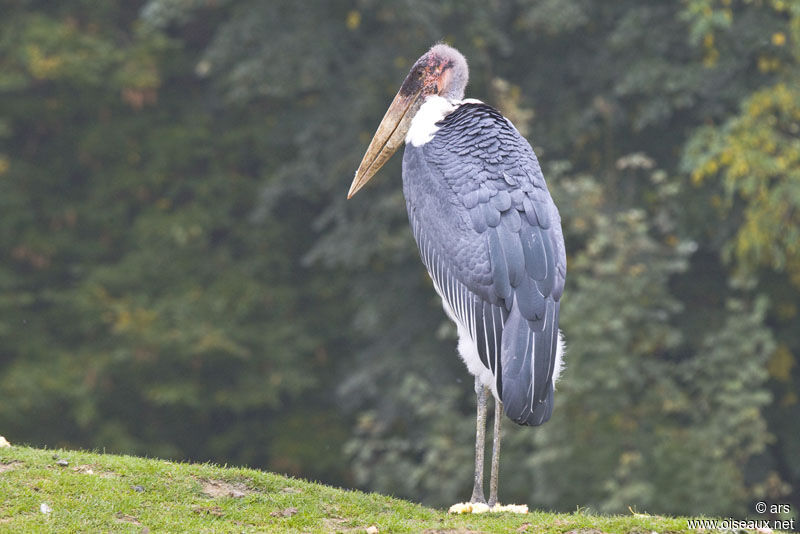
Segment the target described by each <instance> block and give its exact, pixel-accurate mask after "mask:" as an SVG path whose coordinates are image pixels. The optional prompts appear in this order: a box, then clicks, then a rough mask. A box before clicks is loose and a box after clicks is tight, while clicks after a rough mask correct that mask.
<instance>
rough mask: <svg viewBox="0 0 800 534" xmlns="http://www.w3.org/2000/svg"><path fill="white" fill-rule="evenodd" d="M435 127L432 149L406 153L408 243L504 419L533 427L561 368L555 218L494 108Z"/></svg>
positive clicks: (561, 275) (562, 270)
mask: <svg viewBox="0 0 800 534" xmlns="http://www.w3.org/2000/svg"><path fill="white" fill-rule="evenodd" d="M440 124H441V126H442V127H441V129H440V130H439V132H437V134H436V135H435V136H434V139H433V140H432V141H431V142H429V143H428V144H426V145H423V146H422V147H408V148H407V149H406V157H405V158H404V170H403V178H404V191H405V192H406V199H407V203H408V210H409V218H410V220H411V224H412V228H413V230H414V236H415V238H416V239H417V243H418V245H419V248H420V253H421V255H422V259H423V263H425V266H426V267H427V268H428V272H429V273H430V274H431V278H432V279H433V281H434V285H435V286H436V289H437V292H438V293H439V294H440V295H441V296H442V299H443V300H444V301H445V305H446V308H449V312H450V315H451V316H452V317H453V319H454V320H455V321H456V323H457V324H458V325H459V330H460V335H462V336H463V335H464V334H462V333H461V331H463V332H464V333H465V334H467V335H468V336H469V338H470V340H471V341H472V343H473V344H474V346H475V348H476V351H477V353H478V356H479V359H480V362H481V364H482V365H483V366H484V367H485V368H486V369H487V370H488V371H490V372H491V373H492V375H493V377H494V380H495V391H496V393H497V395H498V396H499V398H500V399H501V400H502V401H503V403H504V407H505V411H506V414H507V415H508V416H509V417H510V418H511V419H512V420H514V421H516V422H517V423H520V424H528V425H538V424H541V423H543V422H545V421H547V420H548V419H549V417H550V414H551V413H552V397H553V383H554V378H555V376H556V375H557V371H558V367H559V364H558V363H557V361H556V360H557V359H558V352H559V339H558V335H559V334H558V313H559V301H560V298H561V294H562V292H563V289H564V281H565V275H566V257H565V253H564V244H563V237H562V234H561V226H560V218H559V216H558V211H557V209H556V207H555V205H554V204H553V201H552V199H551V198H550V194H549V192H548V191H547V188H546V185H545V183H544V179H543V177H542V175H541V171H540V169H539V165H538V162H537V161H536V157H535V155H534V154H533V151H532V150H531V148H530V145H528V143H527V142H526V141H525V140H524V139H523V138H522V137H521V136H520V135H519V134H518V133H517V131H516V130H515V129H514V128H513V126H511V124H510V123H508V121H506V120H505V119H504V118H503V117H502V116H501V115H500V114H499V113H497V112H496V111H495V110H493V109H492V108H490V107H488V106H484V105H469V106H467V105H462V106H461V107H459V108H458V109H457V110H456V111H455V112H453V113H452V114H451V115H450V116H448V117H447V118H446V119H445V120H444V121H443V122H442V123H440ZM470 370H471V371H473V370H472V369H470ZM473 372H474V371H473Z"/></svg>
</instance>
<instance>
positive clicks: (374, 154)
mask: <svg viewBox="0 0 800 534" xmlns="http://www.w3.org/2000/svg"><path fill="white" fill-rule="evenodd" d="M468 77H469V71H468V69H467V60H466V59H464V56H462V55H461V54H460V53H459V51H458V50H456V49H455V48H451V47H449V46H447V45H446V44H437V45H434V46H433V47H432V48H431V49H430V50H428V51H427V52H426V53H425V54H424V55H423V56H422V57H421V58H419V59H418V60H417V62H416V63H414V66H413V67H411V71H410V72H409V73H408V76H406V79H405V81H404V82H403V85H401V86H400V91H398V92H397V95H396V96H395V97H394V100H393V101H392V104H391V105H390V106H389V109H388V110H387V111H386V115H384V116H383V120H382V121H381V123H380V125H378V130H377V131H376V132H375V135H374V136H373V138H372V141H371V142H370V143H369V147H368V148H367V152H366V154H364V159H362V160H361V165H359V166H358V170H357V171H356V176H355V178H354V179H353V183H352V185H350V191H349V192H348V193H347V198H350V197H352V196H353V195H355V194H356V192H357V191H358V190H359V189H361V188H362V187H363V186H364V184H366V183H367V182H368V181H369V179H370V178H372V177H373V176H374V175H375V173H376V172H378V169H380V168H381V167H382V166H383V164H384V163H386V162H387V161H388V160H389V158H390V157H391V156H392V154H394V153H395V152H396V151H397V149H398V148H400V145H401V144H402V143H403V139H405V136H406V133H408V129H409V128H410V127H411V119H413V118H414V115H416V113H417V111H419V108H420V107H421V106H422V103H423V102H425V99H426V98H428V97H429V96H432V95H439V96H441V97H444V98H447V99H449V100H460V99H462V98H464V88H465V87H466V86H467V79H468Z"/></svg>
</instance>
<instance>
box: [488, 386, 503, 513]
mask: <svg viewBox="0 0 800 534" xmlns="http://www.w3.org/2000/svg"><path fill="white" fill-rule="evenodd" d="M502 421H503V402H502V401H501V400H500V399H495V400H494V440H493V441H492V474H491V478H490V479H489V503H488V504H489V506H494V505H495V504H497V477H498V471H499V470H500V437H501V436H500V433H501V429H500V423H501V422H502Z"/></svg>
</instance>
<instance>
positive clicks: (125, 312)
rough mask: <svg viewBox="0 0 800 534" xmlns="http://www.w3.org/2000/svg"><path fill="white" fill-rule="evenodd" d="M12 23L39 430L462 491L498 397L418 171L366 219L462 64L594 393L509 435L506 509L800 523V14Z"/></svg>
mask: <svg viewBox="0 0 800 534" xmlns="http://www.w3.org/2000/svg"><path fill="white" fill-rule="evenodd" d="M6 4H8V7H7V9H4V14H5V15H4V18H3V20H2V21H0V26H1V27H2V33H0V35H2V37H1V38H0V51H2V53H0V58H2V59H0V65H2V67H3V68H2V69H0V96H2V98H0V142H2V145H0V203H2V210H3V214H4V215H3V217H2V219H0V253H2V254H3V262H2V263H0V284H1V287H2V288H3V297H2V299H0V336H2V339H3V343H2V347H3V352H2V353H0V390H2V395H3V398H4V399H12V401H11V402H8V403H5V402H4V403H3V404H2V405H0V428H3V429H4V432H6V433H7V434H9V435H11V436H12V437H13V436H15V435H17V436H20V438H18V439H23V440H28V441H33V442H36V443H48V444H50V445H55V444H66V445H83V446H97V447H101V446H105V447H108V448H109V449H110V450H112V449H113V450H126V451H133V452H137V451H138V452H147V453H149V454H158V455H165V456H173V457H192V458H211V459H217V460H220V461H228V462H236V463H249V464H251V465H260V466H266V467H270V468H273V469H277V470H281V471H288V472H293V473H302V474H304V475H306V476H314V477H321V478H323V479H325V480H328V481H335V482H338V483H342V484H347V483H349V481H350V478H349V477H353V480H354V481H355V482H356V483H357V484H358V485H360V486H362V487H365V488H369V489H375V490H382V491H386V492H392V493H395V494H399V495H403V496H408V497H411V498H414V499H418V500H422V501H425V502H428V503H436V504H444V503H448V502H451V501H452V500H453V499H458V498H461V497H463V496H464V495H465V494H466V492H467V490H468V487H469V484H470V481H469V478H470V476H471V469H470V467H469V465H470V461H471V455H472V450H471V447H472V441H471V435H472V432H473V421H472V414H473V411H474V408H473V403H474V399H473V393H472V380H471V378H470V377H469V376H468V374H467V372H466V370H465V369H464V368H463V365H462V364H461V362H460V361H459V359H458V358H457V356H456V355H455V330H454V328H453V326H452V325H451V324H450V323H449V322H448V321H447V320H446V319H445V317H444V314H443V313H442V309H441V305H440V303H439V302H438V298H437V297H436V296H435V293H434V292H433V291H432V287H431V284H430V280H429V279H428V277H427V276H426V275H425V273H424V269H423V268H422V267H421V265H420V263H419V260H418V257H417V252H416V250H415V247H414V243H413V240H412V239H411V236H410V232H409V231H408V227H407V221H406V214H405V207H404V201H403V198H402V193H401V190H400V187H399V174H400V171H399V158H395V161H393V162H391V163H390V164H389V165H388V166H387V167H386V169H385V170H384V171H383V172H382V176H383V178H379V179H377V180H375V181H374V184H371V186H370V187H369V188H368V189H367V190H366V191H364V192H363V193H362V195H363V196H359V198H358V199H356V200H355V201H351V202H346V201H345V192H346V188H347V185H348V184H349V181H350V177H351V176H352V172H353V170H354V169H355V166H356V165H357V163H358V161H359V158H360V156H361V153H362V151H363V148H364V146H365V145H366V143H367V141H368V140H369V136H370V135H371V134H372V132H373V130H374V128H375V126H376V124H377V121H378V120H379V118H380V117H381V116H382V114H383V112H384V111H385V107H386V105H387V103H388V102H389V100H390V99H391V97H392V96H393V94H394V92H395V91H396V90H397V87H398V85H399V83H400V81H401V80H402V79H403V77H404V76H405V74H406V72H407V69H408V67H409V66H410V64H411V62H412V61H413V60H414V59H415V58H416V57H418V56H419V55H420V54H421V53H422V52H423V51H424V50H425V49H426V48H427V47H428V46H429V45H430V44H431V43H432V42H435V41H436V40H438V39H442V38H445V39H446V40H448V41H449V42H451V43H452V44H453V45H455V46H456V47H458V48H459V49H461V50H462V52H464V54H465V55H466V56H467V57H468V58H469V59H470V62H471V63H470V64H471V67H472V81H471V84H470V88H469V90H468V91H469V93H470V94H469V96H473V97H477V98H481V99H483V100H485V101H487V102H489V103H491V104H494V105H496V106H498V107H500V108H501V109H502V110H503V111H504V113H506V114H507V115H508V116H509V117H511V118H512V120H513V121H514V122H515V123H516V124H517V126H518V127H519V129H520V130H521V131H524V132H527V135H528V138H529V139H530V140H531V141H532V143H533V145H534V147H535V149H536V151H537V153H538V154H539V156H540V158H541V160H542V161H543V162H545V174H546V176H547V178H548V181H549V184H550V187H551V189H552V190H553V193H554V196H555V197H556V200H557V202H558V204H559V206H560V208H561V211H562V215H563V218H564V223H565V233H566V237H567V246H568V254H569V258H568V263H569V275H568V286H567V289H566V292H565V297H564V298H565V300H564V306H563V310H562V313H563V329H564V331H565V334H566V338H567V345H568V354H567V371H566V373H565V375H564V377H563V381H562V383H561V384H560V386H559V392H558V394H557V400H556V412H555V414H554V417H553V420H552V421H551V422H550V423H548V424H547V425H545V426H544V427H541V428H537V429H526V428H518V427H515V426H512V425H511V424H509V425H507V427H506V428H507V432H508V442H509V446H508V447H507V448H506V449H505V451H504V454H505V458H504V461H503V469H504V472H503V473H501V476H502V477H503V479H504V482H503V490H502V491H503V495H502V496H503V498H504V499H506V500H512V501H513V500H519V501H524V502H528V503H530V504H531V505H533V506H541V507H549V508H556V509H574V507H575V506H577V505H580V506H590V507H595V508H598V509H602V510H609V511H623V510H626V509H627V507H628V506H635V507H638V508H639V509H643V510H647V511H651V512H670V513H705V514H720V515H736V516H742V515H744V514H745V513H747V511H748V507H747V503H748V501H749V500H752V499H763V498H765V497H771V498H776V499H777V498H778V497H781V498H785V497H786V495H787V494H788V493H790V494H791V498H792V499H793V500H794V501H795V502H796V504H797V506H795V509H800V500H799V499H798V496H799V495H800V493H799V492H800V460H798V458H800V455H797V454H793V452H792V451H797V450H798V443H797V437H796V436H795V434H796V433H795V432H794V431H793V427H792V424H791V422H792V421H793V420H795V419H796V417H797V415H798V414H797V413H796V411H797V409H798V403H797V391H798V388H797V385H798V373H800V371H798V366H797V365H794V361H795V355H796V354H798V351H800V329H797V328H796V327H794V328H793V327H792V325H796V312H797V306H798V302H800V294H798V284H797V283H796V280H795V278H796V277H797V272H796V271H797V269H798V267H797V265H796V263H797V254H798V252H797V250H796V245H797V240H796V239H795V237H796V234H798V230H797V228H795V227H796V226H797V223H798V220H797V213H796V211H797V209H796V208H797V206H796V205H797V202H796V200H797V199H796V198H795V197H796V196H797V195H796V193H797V191H796V189H797V188H796V185H795V182H797V180H795V179H794V178H795V177H794V174H796V169H795V167H796V166H797V161H796V160H797V159H798V158H797V155H796V154H795V153H794V152H793V151H796V150H795V149H796V148H797V147H795V146H794V145H795V144H796V140H797V136H796V132H794V131H793V129H792V128H794V126H793V124H794V123H793V121H794V122H796V121H797V118H798V117H797V116H796V115H797V113H796V110H797V105H798V100H797V95H796V91H795V89H794V88H796V87H797V81H798V80H797V72H798V70H797V59H798V54H797V46H798V45H797V43H798V42H800V35H798V31H800V30H799V29H798V28H800V23H798V16H797V13H796V8H795V7H794V6H793V4H790V3H788V2H780V1H779V0H769V1H766V2H750V1H747V0H687V1H685V2H682V3H664V2H656V1H651V2H639V1H634V0H624V1H620V2H616V3H608V2H589V1H587V0H558V1H556V0H540V1H537V2H529V1H523V0H507V1H497V2H490V3H486V2H478V1H477V0H469V1H466V2H463V1H455V0H447V1H444V2H437V3H430V2H424V1H423V0H408V1H405V2H402V3H401V2H377V1H375V0H334V1H332V2H319V3H309V4H307V5H304V7H303V9H298V8H297V6H296V4H294V3H290V2H284V1H276V2H259V1H256V0H236V1H234V0H216V1H214V2H209V1H207V0H192V1H188V2H187V1H186V0H150V1H148V2H145V3H125V4H124V5H117V4H108V5H106V4H103V7H98V6H97V5H95V4H94V3H87V2H83V1H80V0H72V1H70V2H64V3H59V4H58V5H48V6H46V7H42V6H40V5H39V4H34V3H26V2H19V1H17V2H10V3H9V2H6ZM565 161H569V162H570V164H569V165H567V164H565V163H563V162H565ZM742 165H747V170H743V169H744V168H743V167H742ZM751 170H752V171H753V172H748V171H751ZM793 173H794V174H793ZM777 214H781V219H782V221H783V226H779V225H778V224H776V223H775V221H776V215H777ZM792 280H795V284H794V285H791V283H790V282H791V281H792ZM5 429H8V430H5ZM773 438H774V439H773ZM321 443H322V444H324V445H325V448H324V452H323V447H321V446H320V444H321ZM343 447H344V451H345V453H346V455H347V457H348V458H349V460H350V462H349V465H343V464H342V463H341V462H340V458H341V452H342V448H343Z"/></svg>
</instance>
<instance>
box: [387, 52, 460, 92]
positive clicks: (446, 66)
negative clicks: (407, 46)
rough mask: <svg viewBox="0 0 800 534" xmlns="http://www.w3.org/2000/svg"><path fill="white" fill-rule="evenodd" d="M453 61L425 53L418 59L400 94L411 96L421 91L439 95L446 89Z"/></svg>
mask: <svg viewBox="0 0 800 534" xmlns="http://www.w3.org/2000/svg"><path fill="white" fill-rule="evenodd" d="M452 67H453V63H452V61H448V60H445V59H443V58H440V57H438V56H435V55H433V54H425V55H424V56H422V57H421V58H419V59H418V60H417V62H416V63H415V64H414V66H413V67H411V71H410V72H409V73H408V76H406V79H405V81H403V85H402V86H401V87H400V94H402V95H403V96H410V95H414V94H417V93H419V92H421V93H422V94H423V95H438V94H440V93H442V92H443V91H444V88H445V87H446V85H447V82H448V80H449V71H450V69H451V68H452Z"/></svg>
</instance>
